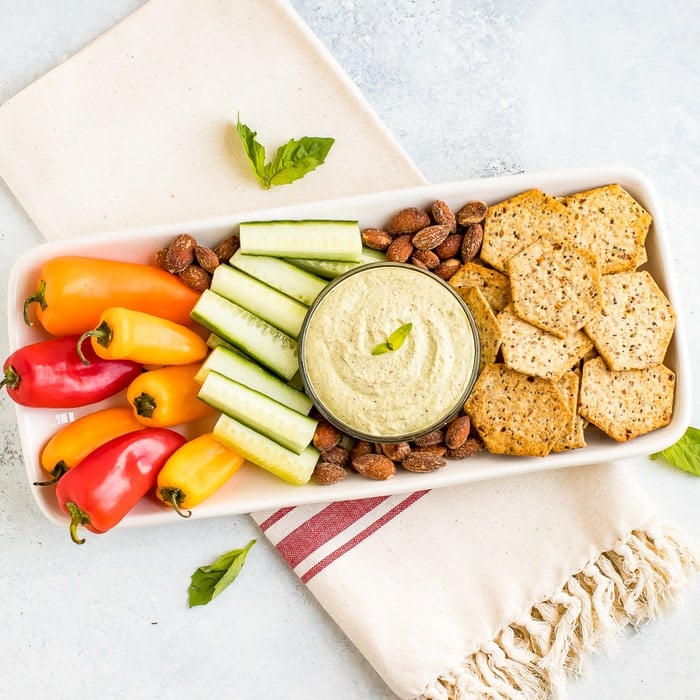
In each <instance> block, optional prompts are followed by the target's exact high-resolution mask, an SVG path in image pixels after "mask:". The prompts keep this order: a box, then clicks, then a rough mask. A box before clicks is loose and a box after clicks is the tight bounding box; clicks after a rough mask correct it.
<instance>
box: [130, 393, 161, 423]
mask: <svg viewBox="0 0 700 700" xmlns="http://www.w3.org/2000/svg"><path fill="white" fill-rule="evenodd" d="M133 404H134V408H135V409H136V414H137V415H139V416H142V417H143V418H152V417H153V411H155V410H156V408H158V404H157V403H156V400H155V398H154V397H153V396H151V395H150V394H147V393H146V392H145V391H142V392H141V393H140V394H139V395H138V396H137V397H136V398H135V399H134V400H133Z"/></svg>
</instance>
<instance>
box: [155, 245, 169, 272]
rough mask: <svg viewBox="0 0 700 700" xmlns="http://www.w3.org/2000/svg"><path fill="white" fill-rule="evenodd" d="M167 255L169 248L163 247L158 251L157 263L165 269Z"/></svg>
mask: <svg viewBox="0 0 700 700" xmlns="http://www.w3.org/2000/svg"><path fill="white" fill-rule="evenodd" d="M167 255H168V249H167V248H161V249H160V250H159V251H158V252H157V253H156V265H158V267H160V268H161V269H162V270H165V258H166V256H167Z"/></svg>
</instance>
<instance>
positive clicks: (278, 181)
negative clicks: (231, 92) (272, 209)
mask: <svg viewBox="0 0 700 700" xmlns="http://www.w3.org/2000/svg"><path fill="white" fill-rule="evenodd" d="M236 132H237V133H238V138H239V139H240V141H241V143H242V144H243V150H244V151H245V153H246V156H247V157H248V162H249V163H250V167H251V168H252V170H253V172H254V173H255V177H257V178H258V182H260V184H261V185H262V186H263V188H264V189H266V190H269V189H270V187H272V185H289V184H291V183H292V182H294V181H295V180H299V179H300V178H302V177H304V175H306V174H307V173H310V172H311V171H312V170H315V169H316V168H317V167H318V166H319V165H322V164H323V162H324V161H325V160H326V156H327V155H328V151H330V150H331V146H332V145H333V144H334V143H335V139H331V138H323V137H317V136H304V137H303V138H301V139H299V140H298V141H297V140H295V139H290V140H289V141H288V142H287V143H286V144H284V146H280V147H279V148H278V149H277V151H276V152H275V157H274V158H273V159H272V161H270V162H269V163H265V147H264V146H263V145H262V144H261V143H259V142H258V141H256V140H255V137H256V136H257V132H255V131H252V130H251V129H250V128H249V127H248V126H246V125H245V124H243V123H242V122H241V117H240V114H239V115H238V122H237V124H236Z"/></svg>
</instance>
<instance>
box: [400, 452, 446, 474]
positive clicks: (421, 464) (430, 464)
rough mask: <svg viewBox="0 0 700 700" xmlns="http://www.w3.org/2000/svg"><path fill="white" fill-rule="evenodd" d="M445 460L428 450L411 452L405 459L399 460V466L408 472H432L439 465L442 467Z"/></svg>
mask: <svg viewBox="0 0 700 700" xmlns="http://www.w3.org/2000/svg"><path fill="white" fill-rule="evenodd" d="M445 464H447V462H445V460H444V459H443V458H442V457H438V456H437V455H434V454H431V453H430V452H420V451H414V452H411V454H410V455H408V457H406V459H404V460H403V461H402V462H401V466H402V467H403V468H404V469H406V470H408V471H409V472H434V471H435V470H436V469H440V467H444V466H445Z"/></svg>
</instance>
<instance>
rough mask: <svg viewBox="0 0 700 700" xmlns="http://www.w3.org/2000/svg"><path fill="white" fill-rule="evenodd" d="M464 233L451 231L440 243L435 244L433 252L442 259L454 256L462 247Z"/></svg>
mask: <svg viewBox="0 0 700 700" xmlns="http://www.w3.org/2000/svg"><path fill="white" fill-rule="evenodd" d="M462 237H463V236H462V234H461V233H451V234H450V235H449V236H448V237H447V238H446V239H445V240H444V241H443V242H442V243H440V245H438V246H435V248H434V249H433V252H434V253H435V255H437V256H438V258H440V260H447V259H448V258H454V257H455V256H456V255H458V254H459V251H460V249H461V248H462Z"/></svg>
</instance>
